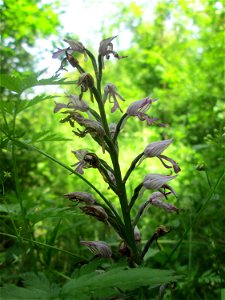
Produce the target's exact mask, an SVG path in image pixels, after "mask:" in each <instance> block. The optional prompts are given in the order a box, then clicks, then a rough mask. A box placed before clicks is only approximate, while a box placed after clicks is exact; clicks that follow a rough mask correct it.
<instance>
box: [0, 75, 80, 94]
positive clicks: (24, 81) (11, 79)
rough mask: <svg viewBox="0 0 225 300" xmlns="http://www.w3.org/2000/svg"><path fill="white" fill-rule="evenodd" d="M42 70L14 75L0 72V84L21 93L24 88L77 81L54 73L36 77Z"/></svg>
mask: <svg viewBox="0 0 225 300" xmlns="http://www.w3.org/2000/svg"><path fill="white" fill-rule="evenodd" d="M43 72H44V70H42V71H40V72H38V73H30V74H27V73H18V72H17V74H16V75H8V74H0V86H2V87H5V88H7V89H9V90H10V91H13V92H16V93H17V94H21V93H22V92H23V91H24V90H26V89H28V88H31V87H34V86H43V85H60V84H75V83H76V82H77V81H66V78H60V79H59V78H58V75H54V76H52V77H49V78H43V79H40V80H39V79H38V77H40V75H42V74H43Z"/></svg>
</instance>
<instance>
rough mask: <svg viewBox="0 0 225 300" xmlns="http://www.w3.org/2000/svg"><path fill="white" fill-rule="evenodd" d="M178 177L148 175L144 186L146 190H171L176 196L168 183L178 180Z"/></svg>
mask: <svg viewBox="0 0 225 300" xmlns="http://www.w3.org/2000/svg"><path fill="white" fill-rule="evenodd" d="M176 177H177V175H174V176H165V175H160V174H148V175H146V176H145V178H144V180H143V182H142V184H143V187H144V189H151V190H152V189H157V190H159V189H160V188H164V189H168V190H170V191H171V192H172V193H173V194H174V195H176V193H175V191H174V190H173V189H172V187H171V186H169V185H168V184H167V182H168V181H170V180H172V179H174V178H176Z"/></svg>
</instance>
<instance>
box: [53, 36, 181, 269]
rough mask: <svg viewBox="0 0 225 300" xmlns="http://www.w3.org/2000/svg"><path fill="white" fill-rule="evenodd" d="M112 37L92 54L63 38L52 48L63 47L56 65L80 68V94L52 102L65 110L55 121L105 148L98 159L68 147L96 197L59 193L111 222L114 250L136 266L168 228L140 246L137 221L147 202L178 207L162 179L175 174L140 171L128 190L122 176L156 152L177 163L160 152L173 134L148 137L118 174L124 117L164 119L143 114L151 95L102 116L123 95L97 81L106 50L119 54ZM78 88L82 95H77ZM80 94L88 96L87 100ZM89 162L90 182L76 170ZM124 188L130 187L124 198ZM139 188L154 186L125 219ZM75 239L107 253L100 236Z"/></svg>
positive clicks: (173, 209)
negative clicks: (65, 45) (170, 199)
mask: <svg viewBox="0 0 225 300" xmlns="http://www.w3.org/2000/svg"><path fill="white" fill-rule="evenodd" d="M115 38H116V36H112V37H110V38H107V39H104V40H102V41H101V43H100V47H99V55H98V60H96V59H95V57H94V55H93V54H92V53H91V52H90V51H89V50H88V49H86V48H85V47H84V46H83V44H82V43H80V42H78V41H72V40H64V41H65V42H66V43H68V44H69V47H68V48H65V49H59V50H58V51H57V52H55V53H54V54H53V57H54V58H56V57H58V56H59V55H60V54H61V53H64V54H65V55H66V58H64V60H63V62H62V64H61V68H64V63H65V62H67V61H68V62H69V63H70V64H71V65H72V66H73V67H75V68H77V70H78V71H79V73H80V74H79V77H78V80H77V81H76V82H75V83H76V85H77V87H79V88H80V95H78V96H77V95H74V94H72V95H69V96H67V97H68V98H69V103H67V104H64V103H58V102H55V109H54V112H55V113H56V112H59V111H60V112H61V113H62V114H64V115H65V117H64V119H62V120H61V121H60V122H61V123H65V122H68V123H69V124H70V126H71V127H73V130H72V131H73V133H74V134H75V135H76V136H78V137H81V138H85V137H86V136H87V135H88V134H89V135H90V137H91V138H92V139H93V140H94V141H95V142H96V143H97V144H98V145H100V146H101V147H102V152H103V154H104V155H105V152H106V154H107V159H106V160H104V159H103V158H101V157H100V156H97V154H96V153H97V151H96V153H95V152H90V151H88V150H86V149H78V150H75V151H72V153H73V154H74V155H75V157H76V158H77V160H78V161H77V162H76V163H75V164H73V167H74V172H73V171H72V173H74V174H76V175H78V176H79V178H80V179H82V180H83V181H85V182H86V183H87V184H88V185H89V187H90V188H92V189H94V191H95V197H96V199H95V198H94V197H93V196H92V195H91V194H89V193H87V192H82V191H74V192H69V193H66V194H64V197H66V198H67V199H68V200H70V201H72V202H75V203H76V204H77V205H76V207H78V208H79V209H80V210H81V211H82V212H83V213H84V214H86V215H89V216H92V217H94V218H95V219H96V220H98V221H101V222H103V223H104V225H107V229H109V228H113V229H114V230H115V232H116V234H118V235H119V237H120V239H121V240H120V246H119V249H118V250H119V253H120V255H122V256H127V258H128V261H129V263H130V264H131V265H132V266H136V265H140V264H141V263H142V261H143V258H144V255H145V254H146V253H147V251H148V249H149V247H150V245H151V243H152V242H153V241H157V239H158V238H160V237H161V236H163V235H165V234H166V233H168V232H169V230H167V229H166V228H165V227H164V226H159V227H158V228H157V229H156V231H154V234H153V235H152V237H150V238H149V239H148V240H147V242H146V243H145V244H144V246H143V245H142V244H141V243H140V241H141V231H140V230H139V228H138V227H137V225H138V221H139V220H140V217H141V216H142V215H143V213H144V211H145V210H147V208H148V207H149V206H157V207H159V208H162V209H164V210H165V211H167V212H176V213H178V211H179V210H178V208H177V207H176V206H174V205H172V204H170V203H168V202H167V201H166V199H167V196H168V195H170V194H174V195H175V196H176V193H175V191H174V190H173V188H172V187H171V186H170V185H168V182H169V181H171V180H173V179H175V178H176V177H177V175H173V173H172V172H171V174H169V175H162V174H154V173H153V174H148V175H146V176H145V177H144V176H143V177H144V179H143V180H140V181H139V182H138V185H137V186H136V187H135V188H134V189H133V185H132V184H131V185H130V186H129V193H127V185H126V183H127V180H128V178H129V176H130V175H131V174H132V172H133V171H134V169H135V167H136V166H138V165H139V164H140V163H141V162H142V161H143V160H144V159H147V158H153V157H156V158H158V159H159V160H160V161H161V163H162V164H163V166H164V167H165V168H170V169H171V168H173V171H174V172H175V173H178V172H179V171H180V168H179V166H178V164H177V163H176V162H175V161H174V160H173V159H171V158H169V157H167V156H165V155H163V152H164V151H165V150H166V149H167V148H168V147H169V146H170V144H171V143H172V141H173V139H167V140H162V141H156V142H151V143H149V144H148V145H147V146H146V147H145V149H144V150H143V152H142V153H140V154H138V155H137V156H136V157H135V158H134V160H133V161H132V162H131V164H130V167H129V168H128V170H127V171H126V173H125V174H124V175H123V170H122V169H121V165H123V164H121V162H120V155H119V154H120V152H119V151H120V148H119V146H120V145H119V141H118V136H119V134H120V133H121V129H122V128H124V124H125V121H126V120H127V119H128V118H129V117H137V118H138V119H139V120H140V121H146V122H147V124H148V125H149V126H150V125H153V124H154V125H157V126H162V127H165V126H166V125H165V124H161V123H159V122H158V118H155V117H152V116H150V115H148V114H147V112H148V110H149V109H150V108H151V106H152V104H153V103H154V102H156V101H157V99H156V98H151V97H145V98H144V99H141V100H138V101H134V102H132V103H131V104H130V105H129V106H128V108H127V110H126V112H125V113H124V114H123V115H122V117H121V118H120V120H118V121H116V120H115V119H114V118H111V117H109V116H107V114H106V106H107V100H109V101H108V102H109V103H110V104H111V105H112V106H111V113H114V112H115V111H116V110H120V112H122V109H121V107H120V104H119V101H120V100H121V101H125V99H124V98H123V97H122V96H121V95H120V94H119V93H118V91H117V87H116V86H115V84H113V83H107V84H106V85H105V86H104V88H102V82H104V81H103V78H102V77H103V68H104V59H105V58H106V59H109V58H110V56H111V55H112V56H114V57H115V58H117V59H121V58H124V57H125V56H120V55H119V54H118V53H117V52H116V51H115V50H114V47H113V41H114V39H115ZM74 52H78V53H82V54H84V56H85V59H86V57H87V55H88V57H89V58H90V60H91V63H92V66H93V72H91V71H90V73H87V72H86V70H84V69H83V67H82V66H80V64H79V61H78V59H77V58H75V57H74V56H73V53H74ZM92 74H93V76H94V77H93V76H92ZM84 93H85V101H84V100H83V99H82V98H83V94H84ZM86 98H88V99H89V102H88V100H86ZM91 104H92V105H93V106H92V105H91ZM110 119H112V120H113V123H110V124H109V123H108V121H109V120H110ZM135 143H136V141H135ZM168 162H169V163H168ZM90 168H94V169H95V172H94V173H97V175H95V178H94V180H93V182H89V181H88V180H87V179H86V178H85V177H84V176H80V175H83V174H84V170H86V169H90ZM99 175H100V176H99ZM95 180H97V181H101V182H100V184H99V185H100V186H101V185H102V183H103V184H104V185H105V186H106V189H108V191H107V192H106V191H105V190H104V193H101V192H100V191H99V190H98V188H97V186H98V185H96V186H95V185H94V181H95ZM130 189H131V192H132V193H131V197H130V199H129V195H130ZM145 190H155V191H154V192H153V193H152V195H151V196H150V197H149V198H148V199H147V200H146V201H145V202H144V203H142V204H141V206H140V207H139V209H138V210H137V213H136V215H135V217H134V219H131V217H132V216H133V215H134V214H133V211H132V208H133V206H134V205H135V204H136V202H137V200H138V199H140V198H141V196H142V195H143V193H144V191H145ZM111 194H112V195H111ZM97 197H98V198H99V199H98V198H97ZM114 198H117V199H118V202H117V203H116V207H114V202H113V201H114ZM107 232H108V231H107ZM80 243H81V245H84V246H87V247H88V248H89V249H90V250H91V251H92V252H93V253H94V254H95V255H97V256H99V257H100V256H101V257H113V256H112V250H111V248H110V247H109V246H108V245H107V243H105V242H103V241H81V242H80Z"/></svg>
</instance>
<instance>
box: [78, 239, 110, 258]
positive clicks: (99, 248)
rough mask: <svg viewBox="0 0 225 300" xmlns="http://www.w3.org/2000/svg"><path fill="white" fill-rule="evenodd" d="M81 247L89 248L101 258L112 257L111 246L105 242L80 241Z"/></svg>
mask: <svg viewBox="0 0 225 300" xmlns="http://www.w3.org/2000/svg"><path fill="white" fill-rule="evenodd" d="M80 244H81V245H84V246H87V247H88V249H89V250H90V251H91V252H92V253H94V254H96V255H99V256H101V257H105V258H107V257H111V256H112V250H111V248H110V247H109V245H108V244H107V243H105V242H103V241H80Z"/></svg>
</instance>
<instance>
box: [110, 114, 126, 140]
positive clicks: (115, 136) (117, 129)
mask: <svg viewBox="0 0 225 300" xmlns="http://www.w3.org/2000/svg"><path fill="white" fill-rule="evenodd" d="M127 116H128V114H127V113H125V114H124V115H123V116H122V117H121V119H120V120H119V122H118V124H117V126H116V131H115V134H114V137H113V142H115V141H116V139H117V137H118V134H119V133H120V130H121V126H122V125H123V122H124V121H125V119H126V117H127Z"/></svg>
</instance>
